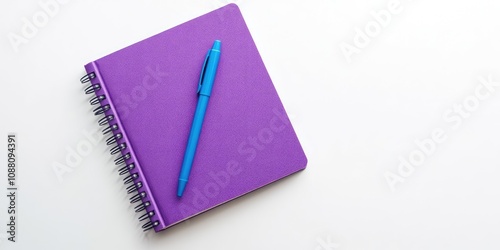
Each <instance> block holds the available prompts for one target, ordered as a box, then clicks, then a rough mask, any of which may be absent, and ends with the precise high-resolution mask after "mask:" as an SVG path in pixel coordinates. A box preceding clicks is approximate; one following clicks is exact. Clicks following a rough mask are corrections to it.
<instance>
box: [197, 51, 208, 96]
mask: <svg viewBox="0 0 500 250" xmlns="http://www.w3.org/2000/svg"><path fill="white" fill-rule="evenodd" d="M210 51H211V49H209V50H208V52H207V55H206V56H205V62H203V67H202V68H201V75H200V82H199V83H198V90H197V91H196V93H198V94H199V93H200V90H201V84H202V83H203V78H205V71H206V70H207V62H208V58H209V57H210Z"/></svg>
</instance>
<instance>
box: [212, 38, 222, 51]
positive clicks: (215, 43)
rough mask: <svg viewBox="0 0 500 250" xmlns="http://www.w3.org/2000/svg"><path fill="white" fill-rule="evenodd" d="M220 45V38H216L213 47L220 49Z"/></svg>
mask: <svg viewBox="0 0 500 250" xmlns="http://www.w3.org/2000/svg"><path fill="white" fill-rule="evenodd" d="M220 45H221V42H220V40H215V42H214V45H213V46H212V49H215V50H219V51H220Z"/></svg>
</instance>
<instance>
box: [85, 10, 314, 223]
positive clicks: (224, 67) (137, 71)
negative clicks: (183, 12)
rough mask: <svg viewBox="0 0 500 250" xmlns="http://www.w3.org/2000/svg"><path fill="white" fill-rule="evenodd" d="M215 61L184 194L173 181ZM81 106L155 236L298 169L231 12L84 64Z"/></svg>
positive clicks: (296, 152)
mask: <svg viewBox="0 0 500 250" xmlns="http://www.w3.org/2000/svg"><path fill="white" fill-rule="evenodd" d="M216 39H219V40H220V41H221V42H222V49H221V51H222V53H221V58H220V63H219V68H218V71H217V76H216V80H215V83H214V87H213V91H212V95H211V98H210V103H209V105H208V110H207V113H206V116H205V120H204V123H203V129H202V132H201V136H200V140H199V144H198V148H197V153H196V157H195V159H194V164H193V167H192V171H191V175H190V179H189V183H188V184H187V187H186V190H185V192H184V196H183V197H182V198H178V197H177V196H176V191H177V179H178V177H179V172H180V168H181V165H182V160H183V156H184V150H185V148H186V144H187V139H188V135H189V131H190V127H191V122H192V119H193V115H194V110H195V106H196V103H197V93H196V91H197V87H198V81H199V77H200V72H201V68H202V65H203V61H204V59H205V55H206V52H207V51H208V49H209V48H210V47H211V45H212V44H213V42H214V40H216ZM85 69H86V71H87V75H86V76H85V77H83V78H82V82H84V83H90V84H89V86H88V87H87V89H86V92H87V93H89V94H90V93H94V94H95V96H93V99H91V100H90V102H91V103H92V104H93V105H95V107H96V109H95V110H94V112H95V113H96V115H101V116H102V119H101V120H100V121H99V123H100V125H103V126H105V127H106V128H105V129H104V132H105V133H107V134H108V135H109V139H108V140H107V142H108V144H110V145H112V147H113V148H112V153H115V154H116V155H117V156H118V158H117V159H116V160H115V163H116V164H117V165H120V170H119V171H120V173H121V174H123V175H124V177H125V176H126V177H125V180H124V181H125V182H126V184H127V190H128V191H129V192H130V193H132V195H133V196H131V198H130V199H131V202H133V203H136V204H135V208H136V210H137V211H139V212H141V213H143V214H144V215H143V216H142V217H141V218H142V219H145V221H146V224H145V225H144V226H143V228H144V229H150V228H154V230H155V231H160V230H163V229H165V228H168V227H170V226H172V225H175V224H177V223H179V222H181V221H184V220H186V219H188V218H190V217H193V216H195V215H197V214H200V213H202V212H205V211H207V210H209V209H211V208H214V207H216V206H218V205H221V204H223V203H225V202H228V201H230V200H232V199H235V198H237V197H240V196H242V195H244V194H247V193H249V192H251V191H253V190H256V189H258V188H260V187H263V186H265V185H267V184H270V183H272V182H274V181H276V180H279V179H281V178H283V177H285V176H288V175H290V174H292V173H295V172H297V171H299V170H302V169H304V168H305V167H306V164H307V159H306V156H305V155H304V152H303V150H302V147H301V145H300V143H299V141H298V139H297V136H296V135H295V132H294V130H293V127H292V125H291V124H290V121H289V119H288V117H287V115H286V113H285V110H284V108H283V105H282V104H281V101H280V99H279V97H278V94H277V93H276V90H275V88H274V86H273V83H272V81H271V78H270V77H269V75H268V73H267V70H266V68H265V66H264V63H263V61H262V59H261V57H260V55H259V52H258V50H257V47H256V46H255V43H254V41H253V40H252V37H251V35H250V32H249V30H248V28H247V26H246V24H245V21H244V20H243V17H242V15H241V13H240V11H239V9H238V7H237V6H236V5H235V4H229V5H227V6H225V7H222V8H220V9H217V10H215V11H212V12H210V13H208V14H205V15H203V16H200V17H198V18H196V19H193V20H191V21H188V22H186V23H184V24H181V25H179V26H176V27H174V28H172V29H169V30H167V31H164V32H162V33H160V34H157V35H155V36H152V37H150V38H148V39H146V40H143V41H140V42H138V43H135V44H133V45H131V46H129V47H126V48H124V49H121V50H118V51H116V52H114V53H112V54H109V55H107V56H105V57H103V58H101V59H98V60H96V61H93V62H91V63H89V64H87V65H85Z"/></svg>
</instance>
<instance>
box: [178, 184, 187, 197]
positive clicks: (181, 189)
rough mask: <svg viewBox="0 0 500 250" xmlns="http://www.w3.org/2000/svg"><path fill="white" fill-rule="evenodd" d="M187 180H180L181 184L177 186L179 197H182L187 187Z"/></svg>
mask: <svg viewBox="0 0 500 250" xmlns="http://www.w3.org/2000/svg"><path fill="white" fill-rule="evenodd" d="M186 184H187V181H185V180H179V186H178V187H177V197H182V194H184V189H185V188H186Z"/></svg>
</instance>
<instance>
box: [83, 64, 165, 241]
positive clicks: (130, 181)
mask: <svg viewBox="0 0 500 250" xmlns="http://www.w3.org/2000/svg"><path fill="white" fill-rule="evenodd" d="M94 78H96V74H95V73H94V72H91V73H88V74H86V75H85V76H83V77H82V78H81V79H80V82H81V83H82V84H84V83H88V85H89V86H87V87H86V88H85V90H84V91H85V94H93V93H96V92H97V91H98V90H100V89H101V83H92V79H94ZM104 100H106V96H105V95H104V94H101V95H97V93H96V94H95V96H94V97H93V98H92V99H90V101H89V103H90V104H91V105H98V106H97V107H96V108H95V109H94V110H93V113H94V114H95V115H96V116H99V115H104V116H103V117H102V118H101V119H99V121H98V123H99V125H100V126H106V125H108V126H107V127H105V128H104V129H103V130H102V133H103V134H104V135H107V134H109V133H111V136H110V137H109V138H108V139H106V144H107V145H113V144H116V145H115V146H114V147H112V148H111V150H110V152H111V155H115V154H118V153H120V156H119V157H118V158H116V159H115V164H116V165H122V164H124V163H126V162H127V161H128V160H129V159H131V155H130V152H125V150H126V149H127V144H126V143H125V142H121V140H122V139H123V135H122V133H121V132H120V131H119V127H118V124H117V123H112V122H113V121H114V119H115V116H114V115H113V114H106V113H107V112H108V111H110V110H111V106H110V105H109V104H103V103H102V101H104ZM115 132H116V133H115ZM135 166H136V165H135V163H133V162H132V163H128V164H125V166H123V167H121V168H120V169H119V170H118V173H119V174H120V175H126V174H128V175H127V176H126V177H125V178H124V179H123V182H124V183H125V185H128V187H127V188H126V190H127V193H128V194H132V193H134V192H136V194H135V195H133V196H132V197H130V203H131V204H134V203H137V202H140V203H139V204H138V205H137V206H135V208H134V210H135V212H137V213H139V212H142V211H145V210H146V208H147V207H149V206H150V205H151V202H149V201H144V202H143V200H144V199H145V198H147V194H146V192H145V191H140V189H141V188H142V187H143V183H142V182H141V181H139V182H137V183H136V182H135V181H136V180H137V178H139V173H138V172H133V171H134V169H135ZM154 215H155V211H154V210H150V211H146V213H144V214H143V215H141V216H140V217H139V221H144V220H148V221H147V222H146V223H145V224H144V225H142V229H143V230H144V231H148V230H150V229H152V228H154V227H156V226H158V225H159V221H152V219H151V217H152V216H154Z"/></svg>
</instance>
